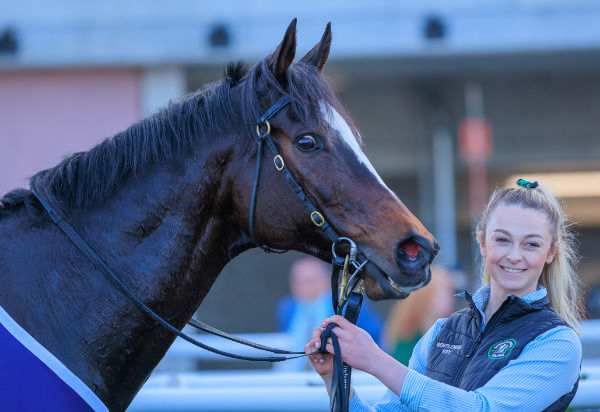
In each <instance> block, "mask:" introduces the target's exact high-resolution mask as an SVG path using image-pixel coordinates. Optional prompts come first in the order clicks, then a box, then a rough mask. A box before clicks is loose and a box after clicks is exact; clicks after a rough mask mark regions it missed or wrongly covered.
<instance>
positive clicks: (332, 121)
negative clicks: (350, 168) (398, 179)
mask: <svg viewBox="0 0 600 412" xmlns="http://www.w3.org/2000/svg"><path fill="white" fill-rule="evenodd" d="M321 111H322V112H323V115H324V116H325V118H326V119H327V123H329V125H330V126H331V128H332V129H334V130H336V131H337V132H338V133H339V135H340V136H341V138H342V141H343V142H344V143H345V144H346V145H347V146H348V147H350V149H351V150H352V152H353V153H354V155H355V156H356V159H357V160H358V162H359V163H362V164H364V165H365V166H366V167H367V169H369V171H370V172H371V173H372V174H373V176H375V178H376V179H377V181H378V182H379V183H380V184H381V185H382V186H383V187H385V188H386V189H387V190H388V191H389V192H390V193H391V194H392V195H393V196H394V197H397V196H396V194H395V193H394V192H392V191H391V190H390V189H389V188H388V187H387V185H386V184H385V183H384V182H383V179H381V177H380V176H379V174H378V173H377V171H376V170H375V168H374V167H373V165H372V164H371V162H370V161H369V159H368V158H367V156H366V155H365V153H364V152H363V151H362V149H361V148H360V146H359V145H358V141H357V140H356V137H355V136H354V133H352V129H350V126H349V125H348V122H346V120H345V119H344V118H343V117H342V115H341V114H339V113H338V111H337V110H335V108H334V107H332V106H329V105H327V107H325V105H322V110H321Z"/></svg>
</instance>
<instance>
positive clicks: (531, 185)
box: [517, 179, 539, 189]
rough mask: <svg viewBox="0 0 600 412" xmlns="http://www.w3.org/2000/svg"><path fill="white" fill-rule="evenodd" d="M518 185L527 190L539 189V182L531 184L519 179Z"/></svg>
mask: <svg viewBox="0 0 600 412" xmlns="http://www.w3.org/2000/svg"><path fill="white" fill-rule="evenodd" d="M517 184H518V185H519V186H521V187H523V188H525V189H535V188H536V187H538V186H539V185H538V182H530V181H528V180H525V179H519V180H517Z"/></svg>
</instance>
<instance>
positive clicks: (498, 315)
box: [453, 296, 514, 387]
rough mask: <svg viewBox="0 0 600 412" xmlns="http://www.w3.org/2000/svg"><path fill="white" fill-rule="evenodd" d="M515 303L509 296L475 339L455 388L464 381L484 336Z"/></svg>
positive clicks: (460, 370) (456, 379) (459, 371)
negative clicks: (472, 358)
mask: <svg viewBox="0 0 600 412" xmlns="http://www.w3.org/2000/svg"><path fill="white" fill-rule="evenodd" d="M513 301H514V299H513V298H512V296H508V297H507V298H506V300H505V301H504V302H502V305H501V306H500V308H499V309H498V310H497V311H496V313H494V314H493V315H492V318H491V319H490V321H489V322H488V323H487V325H485V327H484V328H483V331H481V332H480V333H479V335H477V339H475V342H474V343H473V345H472V346H471V349H470V350H469V353H467V356H466V357H465V360H464V361H463V362H462V364H461V365H460V369H459V370H458V373H457V374H456V377H455V378H454V382H453V386H455V387H458V383H459V382H460V380H461V379H462V375H463V373H464V371H465V369H466V367H467V364H468V363H469V361H470V360H471V356H473V354H474V353H475V351H476V350H477V349H478V347H479V344H480V343H481V341H482V340H483V338H484V336H485V335H486V332H488V331H490V330H492V329H493V327H494V326H496V323H498V322H499V321H500V319H501V318H502V315H503V314H504V312H506V310H507V309H508V308H509V307H510V305H511V304H512V303H513Z"/></svg>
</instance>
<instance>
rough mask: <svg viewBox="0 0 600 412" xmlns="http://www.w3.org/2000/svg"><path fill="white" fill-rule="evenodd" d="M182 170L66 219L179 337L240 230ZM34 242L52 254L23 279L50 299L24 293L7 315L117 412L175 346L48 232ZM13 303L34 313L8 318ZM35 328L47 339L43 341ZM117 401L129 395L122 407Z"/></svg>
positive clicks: (159, 174) (208, 185) (133, 185)
mask: <svg viewBox="0 0 600 412" xmlns="http://www.w3.org/2000/svg"><path fill="white" fill-rule="evenodd" d="M196 167H197V166H196ZM190 169H194V166H190V167H184V168H182V169H180V170H179V173H177V171H173V170H171V171H165V170H162V171H156V172H153V173H149V174H147V175H145V176H144V177H141V178H139V179H138V180H136V181H135V182H130V183H129V184H126V185H125V186H124V187H123V188H122V189H120V190H119V191H118V193H117V194H116V195H115V196H114V198H113V199H111V200H110V201H108V202H107V203H106V204H105V205H103V206H102V207H98V208H96V209H94V210H92V211H91V212H86V213H83V214H81V215H79V216H73V219H72V222H73V225H74V226H75V227H76V228H77V230H78V231H79V232H80V234H81V236H82V237H83V238H84V239H85V240H86V241H87V242H88V244H89V245H90V246H91V247H92V249H94V250H95V251H96V252H97V254H98V255H99V256H100V257H101V258H102V259H104V261H105V262H106V263H107V264H108V265H109V266H110V267H111V268H112V269H113V271H114V272H115V273H116V274H117V275H118V276H119V277H120V278H121V280H122V281H123V283H125V285H126V286H127V287H128V288H130V289H131V290H132V291H133V292H134V294H136V296H137V297H138V298H140V299H141V300H142V301H144V302H145V303H147V304H148V305H149V306H150V307H151V308H152V309H153V310H154V311H155V312H157V313H158V314H160V315H161V316H163V317H164V318H165V319H166V320H167V321H169V322H170V323H171V324H173V325H174V326H176V327H178V328H181V327H183V326H184V324H185V322H186V321H187V320H188V319H189V317H190V316H191V315H192V314H193V312H194V311H195V309H196V308H197V307H198V305H199V304H200V302H201V301H202V299H203V298H204V296H205V295H206V293H207V292H208V290H209V289H210V287H211V286H212V283H213V282H214V280H215V279H216V276H217V275H218V273H219V272H220V271H221V269H222V268H223V266H224V265H225V264H226V263H227V261H228V260H229V259H230V257H231V256H233V255H234V254H235V253H232V251H231V247H230V245H232V244H234V243H236V242H237V240H238V239H237V238H238V236H241V232H240V230H239V228H236V227H234V226H232V225H231V222H228V221H226V220H224V219H222V218H221V217H220V216H218V215H216V214H215V211H214V210H212V208H213V206H212V205H211V204H210V202H205V201H203V200H202V197H203V195H206V196H207V197H209V196H210V197H214V195H215V193H214V187H212V185H213V184H214V182H211V179H209V178H208V176H204V177H203V179H202V181H203V182H204V183H202V182H198V180H200V179H198V178H196V181H191V180H186V178H187V177H188V176H189V175H190V174H192V173H193V172H195V173H199V172H200V171H198V170H195V171H192V170H190ZM205 173H206V172H205ZM196 176H198V175H196ZM200 176H202V175H200ZM214 178H215V179H217V180H218V179H219V177H218V176H217V177H214ZM142 188H143V189H142ZM210 191H213V192H212V193H209V192H210ZM211 195H212V196H211ZM39 236H40V239H38V240H39V241H40V244H46V245H52V246H46V252H45V254H44V253H41V255H42V256H43V259H44V260H45V261H46V260H47V262H48V266H46V267H38V268H37V271H38V273H33V272H32V273H28V274H26V275H25V276H27V277H28V278H29V279H31V282H32V283H31V284H29V286H30V287H31V285H32V284H35V283H36V282H37V284H39V285H48V278H49V277H50V278H51V282H50V285H51V288H52V289H53V290H50V288H49V286H42V288H46V289H47V290H45V291H44V293H39V294H38V295H35V294H34V296H37V297H36V301H35V302H33V301H28V300H27V298H26V297H25V295H26V294H27V293H30V291H27V290H22V291H21V292H23V293H19V292H18V291H16V290H15V291H14V293H13V296H12V298H11V299H12V305H9V306H12V307H11V309H12V311H13V312H16V313H15V316H16V317H17V318H19V319H17V320H18V321H20V322H23V323H24V324H23V325H22V326H24V327H25V328H26V329H27V330H29V331H30V333H32V334H33V335H34V337H36V338H37V339H38V340H40V341H41V343H42V344H44V345H45V346H47V347H48V349H50V350H51V351H52V352H53V353H54V354H55V356H57V357H58V358H59V359H60V360H61V361H63V363H65V364H66V366H67V367H68V368H69V369H71V370H72V371H73V372H74V373H75V374H76V375H78V376H79V377H80V378H81V379H82V380H83V381H84V382H85V383H86V384H87V385H88V386H90V388H91V389H92V390H94V391H95V392H96V393H97V394H99V395H100V397H101V399H102V400H103V401H105V402H106V403H108V405H109V407H110V408H111V409H113V408H114V409H120V408H122V407H123V405H126V404H127V403H128V402H129V401H130V400H131V399H127V398H128V395H129V396H131V397H132V396H134V395H135V393H136V392H137V390H138V388H139V386H140V385H142V384H143V382H144V380H145V379H146V377H147V376H148V374H149V373H150V372H151V370H152V369H153V368H154V367H155V366H156V364H157V363H158V362H159V360H160V359H161V358H162V356H163V355H164V353H165V352H166V350H167V349H168V347H169V346H170V344H171V343H172V341H173V339H174V337H173V336H172V335H171V334H170V333H168V332H166V331H164V330H162V329H161V328H158V327H156V323H155V322H154V321H153V320H151V319H150V318H149V317H148V316H147V315H145V314H143V313H142V312H141V311H139V310H138V309H136V308H135V306H134V305H133V303H132V302H131V301H130V300H129V299H128V298H127V297H125V296H124V295H123V294H122V293H121V292H119V291H118V290H117V289H116V288H114V287H113V286H112V285H111V284H110V282H109V281H108V280H106V279H105V278H104V277H103V275H102V274H101V273H100V272H98V271H97V270H95V269H94V268H93V266H92V265H91V263H90V262H89V261H87V260H86V259H85V257H83V256H82V255H81V253H80V252H78V251H77V250H76V249H74V248H73V246H72V245H71V244H70V243H69V242H68V241H66V240H65V239H66V238H65V236H64V235H63V234H62V233H61V232H59V231H58V229H57V228H56V227H54V226H50V227H49V229H48V231H47V233H46V234H42V235H39ZM28 246H30V245H23V247H28ZM48 248H50V249H51V251H50V250H48ZM0 260H1V259H0ZM48 268H51V269H50V271H51V272H50V273H48ZM17 295H21V296H20V297H21V298H23V300H22V302H23V304H24V305H25V306H29V305H33V306H34V307H35V311H32V312H33V313H30V314H26V312H27V308H26V307H25V308H22V309H21V310H19V309H18V308H17V309H15V308H16V306H15V305H16V304H17V302H19V300H20V297H19V296H17ZM0 303H2V302H0ZM40 323H45V324H46V325H51V329H50V330H48V331H44V329H43V328H41V327H40V326H39V325H40ZM116 394H128V395H125V398H124V399H123V398H120V397H119V396H120V395H116Z"/></svg>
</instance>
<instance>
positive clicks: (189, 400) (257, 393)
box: [128, 321, 600, 412]
mask: <svg viewBox="0 0 600 412" xmlns="http://www.w3.org/2000/svg"><path fill="white" fill-rule="evenodd" d="M240 337H242V338H244V339H248V340H253V341H255V342H257V343H262V344H264V345H269V346H275V347H280V348H289V347H290V341H289V338H288V337H287V335H285V334H279V333H275V334H246V335H242V336H240ZM198 338H199V340H200V341H202V342H203V343H206V344H207V345H211V346H215V347H218V348H219V349H220V350H224V351H231V352H236V353H239V354H245V355H257V354H262V352H258V351H256V350H255V349H252V348H248V347H245V346H241V345H239V344H236V343H234V342H230V341H226V340H222V339H220V338H215V337H213V336H207V335H199V336H198ZM581 340H582V344H583V347H584V361H583V366H582V376H584V377H585V378H584V379H582V380H581V381H580V384H579V389H578V391H577V394H576V396H575V398H574V399H573V402H572V403H571V408H572V409H575V410H577V409H580V410H581V409H583V410H587V411H589V410H597V411H600V356H599V353H600V321H589V322H586V323H585V324H584V334H583V336H582V338H581ZM294 349H298V348H294ZM215 360H218V361H224V362H226V361H229V359H228V358H224V357H222V356H220V355H215V354H212V353H210V352H207V351H204V350H200V349H198V348H195V347H194V346H192V345H191V344H189V343H188V342H185V341H183V340H180V339H177V340H176V341H175V343H174V344H173V346H172V347H171V349H170V350H169V352H168V353H167V356H165V359H164V361H163V362H162V363H161V364H160V365H159V367H158V368H157V370H156V372H155V373H154V374H153V375H152V376H151V377H150V379H149V380H148V381H147V382H146V384H145V385H144V387H143V388H142V389H141V390H140V392H139V393H138V395H137V397H136V398H135V400H134V401H133V403H132V404H131V406H130V407H129V409H128V411H130V412H152V411H154V412H159V411H161V412H162V411H169V412H180V411H181V412H184V411H204V412H213V411H214V412H217V411H228V412H238V411H239V412H246V411H264V412H269V411H271V412H278V411H279V412H284V411H294V412H309V411H322V412H327V411H328V405H329V400H328V397H327V393H326V391H325V388H324V385H323V383H322V381H321V379H320V378H319V376H318V375H317V374H315V373H314V372H281V371H277V369H276V368H275V369H270V364H268V363H265V368H267V369H263V370H254V371H249V370H247V371H240V370H237V371H201V372H199V371H196V370H194V369H196V368H197V365H198V362H200V363H201V362H207V361H215ZM236 362H239V361H236ZM175 369H178V370H175ZM352 383H353V385H354V387H355V389H356V391H357V392H358V393H360V395H361V397H362V398H363V399H364V400H365V401H367V402H369V403H374V402H375V401H377V400H378V399H379V398H380V397H381V395H382V394H383V393H384V392H385V387H384V386H383V385H382V384H381V383H379V381H377V380H376V379H375V378H373V377H372V376H370V375H368V374H365V373H362V372H359V371H354V372H353V374H352Z"/></svg>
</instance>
